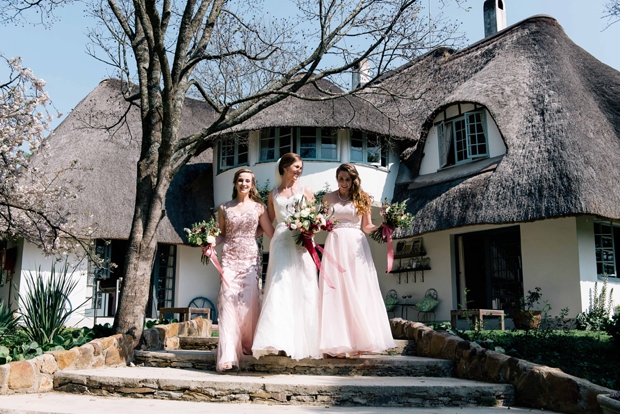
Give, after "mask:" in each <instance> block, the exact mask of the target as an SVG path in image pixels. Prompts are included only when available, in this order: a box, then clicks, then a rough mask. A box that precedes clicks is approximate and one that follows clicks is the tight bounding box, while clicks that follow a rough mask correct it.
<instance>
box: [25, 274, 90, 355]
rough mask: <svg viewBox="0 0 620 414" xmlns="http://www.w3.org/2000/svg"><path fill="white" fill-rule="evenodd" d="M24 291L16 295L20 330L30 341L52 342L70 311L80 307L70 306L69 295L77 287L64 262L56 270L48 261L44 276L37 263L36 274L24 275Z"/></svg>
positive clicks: (62, 327) (62, 329) (38, 342)
mask: <svg viewBox="0 0 620 414" xmlns="http://www.w3.org/2000/svg"><path fill="white" fill-rule="evenodd" d="M25 281H26V292H25V293H24V294H23V295H22V294H20V295H19V302H20V313H21V318H22V329H23V330H24V333H25V334H26V336H27V337H28V339H30V341H32V342H36V343H37V344H43V345H47V344H52V343H54V338H55V337H56V336H57V335H61V334H62V333H63V331H64V330H65V329H66V328H65V324H66V323H67V321H68V320H69V317H70V316H71V314H72V313H73V312H74V311H75V310H76V309H78V308H79V307H81V306H82V305H83V304H81V305H80V306H78V307H76V308H72V307H71V303H70V302H69V296H70V295H71V293H72V292H73V290H74V289H75V287H76V286H77V279H74V278H73V272H71V273H69V265H68V264H67V262H65V263H64V264H63V265H62V267H61V269H60V271H58V272H57V271H56V264H55V263H54V264H52V268H51V271H50V275H49V276H48V277H47V276H46V275H45V274H43V272H42V271H41V267H40V266H39V268H38V270H37V272H36V273H34V274H33V273H32V272H30V273H29V274H28V275H27V276H26V278H25Z"/></svg>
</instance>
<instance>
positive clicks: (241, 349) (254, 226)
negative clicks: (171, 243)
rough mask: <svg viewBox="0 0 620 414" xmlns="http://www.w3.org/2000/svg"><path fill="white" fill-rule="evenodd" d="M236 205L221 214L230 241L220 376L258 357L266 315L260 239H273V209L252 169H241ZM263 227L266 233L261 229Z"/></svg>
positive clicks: (221, 308) (225, 257) (222, 297)
mask: <svg viewBox="0 0 620 414" xmlns="http://www.w3.org/2000/svg"><path fill="white" fill-rule="evenodd" d="M233 183H234V188H233V193H232V198H233V199H232V200H230V201H228V202H226V203H224V204H222V205H221V206H220V207H219V209H218V223H219V225H220V228H221V230H222V233H221V234H220V237H223V238H224V247H223V249H222V270H223V272H222V273H223V275H222V277H223V278H224V279H225V280H226V282H227V283H228V286H227V285H226V284H225V283H221V285H220V293H219V296H218V304H217V307H218V313H219V318H218V330H219V344H218V347H217V364H216V369H217V370H218V371H226V370H229V369H232V368H233V367H237V369H239V368H240V363H241V360H242V359H243V355H244V354H246V355H249V354H251V353H252V349H251V348H252V342H253V341H254V330H255V329H256V322H257V320H258V315H259V312H260V305H259V300H258V297H259V292H260V290H259V280H260V271H259V263H260V261H259V258H258V245H257V244H256V235H257V234H258V233H259V232H260V231H264V232H265V233H266V234H267V236H270V237H271V236H272V235H273V225H272V224H271V221H270V220H269V215H268V213H267V209H266V208H265V206H264V205H263V203H262V201H261V198H260V195H259V194H258V191H257V190H256V180H255V178H254V174H253V173H252V171H251V170H248V169H241V170H238V171H237V172H236V173H235V175H234V178H233ZM259 226H260V229H259Z"/></svg>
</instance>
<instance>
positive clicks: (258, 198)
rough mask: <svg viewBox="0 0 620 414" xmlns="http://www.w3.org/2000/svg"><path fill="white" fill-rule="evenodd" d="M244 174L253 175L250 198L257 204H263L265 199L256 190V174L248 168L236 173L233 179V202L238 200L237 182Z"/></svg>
mask: <svg viewBox="0 0 620 414" xmlns="http://www.w3.org/2000/svg"><path fill="white" fill-rule="evenodd" d="M243 173H248V174H252V188H251V189H250V198H251V199H252V200H254V201H256V202H257V203H261V204H263V199H262V198H261V196H260V194H259V193H258V190H257V189H256V177H254V173H253V172H252V170H250V169H248V168H242V169H240V170H237V171H235V175H234V177H233V191H232V198H233V200H234V199H235V198H237V180H238V179H239V176H240V175H241V174H243Z"/></svg>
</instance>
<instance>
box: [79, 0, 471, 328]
mask: <svg viewBox="0 0 620 414" xmlns="http://www.w3.org/2000/svg"><path fill="white" fill-rule="evenodd" d="M446 1H456V2H458V1H459V0H446ZM420 7H421V6H420V0H292V1H291V2H290V3H287V2H283V1H278V2H269V1H265V2H260V1H255V0H185V1H172V0H160V1H149V0H105V2H104V1H102V2H101V3H100V4H99V5H98V7H96V8H94V13H95V14H96V15H97V17H99V18H100V21H101V22H102V24H101V26H100V27H98V28H97V29H95V30H93V31H92V33H91V35H90V37H91V40H92V41H93V43H94V44H95V45H96V46H97V47H96V48H91V49H90V53H91V54H92V55H93V56H95V57H96V58H97V59H100V60H102V61H105V62H106V63H108V64H110V65H112V66H114V67H116V68H117V69H118V73H119V76H120V77H121V79H122V80H123V81H124V83H125V84H126V85H127V87H126V88H125V90H124V93H125V96H126V99H127V100H128V101H130V102H137V103H138V104H139V106H140V110H141V117H142V144H141V145H142V146H141V154H140V160H139V161H138V163H137V183H136V201H135V210H134V216H133V222H132V229H131V234H130V239H129V251H128V254H127V257H126V268H125V271H124V277H123V285H122V289H121V295H120V299H119V307H118V312H117V313H116V317H115V323H114V324H115V328H116V330H117V332H122V333H124V332H133V333H134V334H135V335H136V338H139V336H140V335H141V332H142V325H143V320H144V314H145V307H146V303H147V300H148V293H149V283H148V281H149V280H150V276H151V271H152V266H153V261H154V257H155V250H156V246H157V233H156V231H157V227H158V224H159V222H160V221H161V220H162V218H163V217H164V215H165V207H164V202H165V195H166V191H167V190H168V187H169V185H170V181H171V179H172V177H173V176H174V175H175V174H176V173H177V172H178V171H179V170H180V169H181V168H182V167H183V166H184V165H185V164H186V163H187V162H188V161H189V160H190V159H191V158H192V157H194V156H196V155H198V154H200V153H201V152H202V151H204V150H205V149H207V148H208V147H210V146H212V145H213V144H212V143H213V140H214V139H216V138H217V137H218V136H220V134H221V133H223V132H225V131H226V130H227V129H229V128H231V127H234V126H236V125H239V124H240V123H242V122H244V121H246V120H248V119H249V118H251V117H252V116H254V115H256V114H257V113H259V112H260V111H262V110H263V109H265V108H267V107H269V106H271V105H274V104H275V103H277V102H280V101H282V100H283V99H285V98H287V97H290V96H294V97H299V98H301V99H310V98H308V97H306V96H302V95H301V94H300V93H299V91H300V89H301V88H302V87H303V86H304V85H307V84H314V85H315V86H316V87H317V88H319V86H318V84H317V81H318V80H321V79H328V80H330V81H332V82H333V83H336V84H341V85H342V84H343V76H342V74H348V77H350V72H351V70H352V69H353V68H354V67H356V66H357V65H359V64H360V63H361V62H362V60H366V61H368V62H371V67H372V68H373V69H372V74H371V76H370V78H371V79H370V80H371V81H372V80H373V79H377V78H378V77H380V76H382V75H383V74H385V73H386V72H387V71H389V70H390V69H392V68H394V67H395V66H397V65H400V64H402V63H404V62H406V61H409V60H410V59H411V58H413V57H415V56H417V55H419V54H420V53H422V52H424V51H426V50H428V49H429V48H430V47H431V46H433V45H432V44H431V43H430V40H429V39H430V38H432V39H433V42H434V43H445V42H446V41H447V40H449V39H450V38H451V37H452V36H453V34H454V32H455V26H451V25H449V24H445V22H443V21H440V20H436V21H434V22H433V24H432V25H430V26H429V22H428V21H427V20H426V17H425V16H424V15H420V12H421V9H420ZM274 8H278V15H280V14H285V15H286V16H287V17H276V16H274V15H273V14H271V13H270V12H269V10H270V9H274ZM431 32H432V36H429V34H430V33H431ZM132 85H135V86H132ZM361 88H363V86H362V87H361ZM347 89H348V88H346V89H345V91H342V92H330V91H327V90H323V91H322V92H323V93H324V96H323V97H320V98H316V97H315V98H313V99H319V100H324V99H334V98H337V97H339V96H344V95H346V94H349V93H355V92H358V91H359V89H356V90H353V91H351V90H347ZM190 93H191V94H194V95H196V96H199V97H201V98H202V99H203V100H204V101H205V102H206V103H207V104H208V105H209V106H210V107H211V108H212V109H213V114H214V116H213V119H211V120H206V121H205V125H204V128H202V129H201V130H198V131H196V132H195V133H193V134H191V135H188V136H180V134H179V130H180V121H181V113H182V111H183V106H184V102H185V99H186V96H187V95H188V94H190Z"/></svg>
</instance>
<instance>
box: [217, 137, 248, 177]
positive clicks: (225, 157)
mask: <svg viewBox="0 0 620 414" xmlns="http://www.w3.org/2000/svg"><path fill="white" fill-rule="evenodd" d="M219 155H220V156H219V160H220V164H219V172H222V171H226V170H228V169H230V168H233V167H237V166H239V165H247V164H248V136H247V134H246V135H235V136H233V137H226V138H222V139H221V140H220V145H219Z"/></svg>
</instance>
